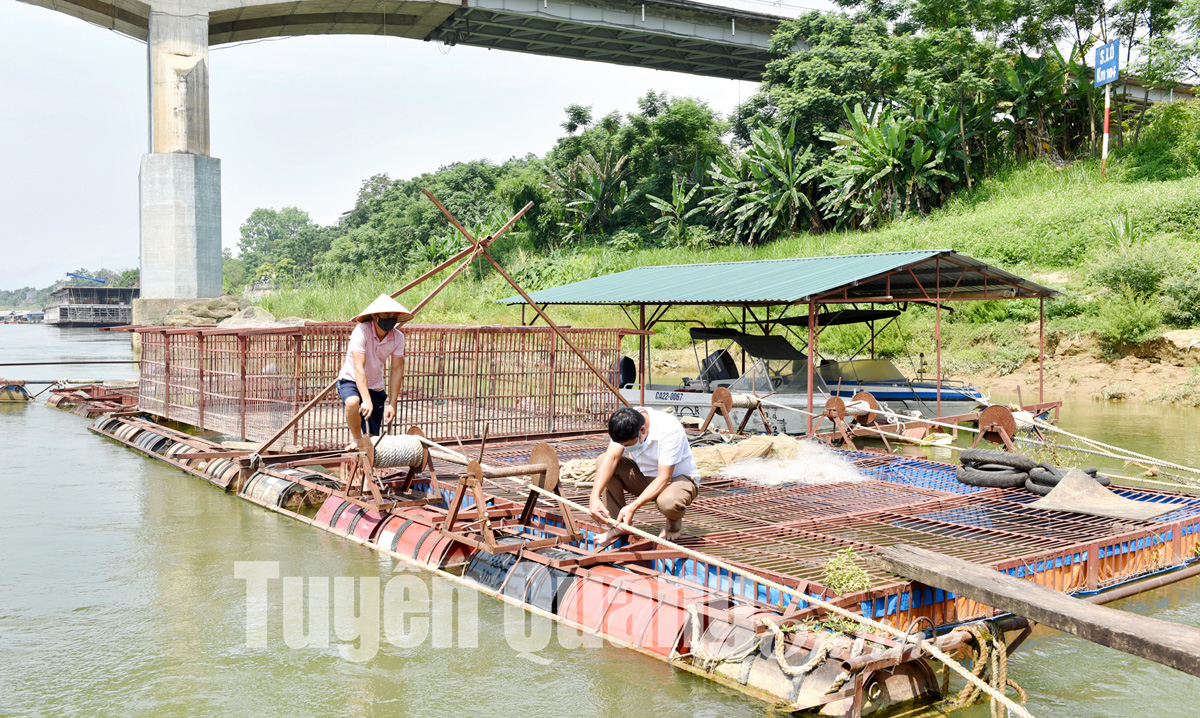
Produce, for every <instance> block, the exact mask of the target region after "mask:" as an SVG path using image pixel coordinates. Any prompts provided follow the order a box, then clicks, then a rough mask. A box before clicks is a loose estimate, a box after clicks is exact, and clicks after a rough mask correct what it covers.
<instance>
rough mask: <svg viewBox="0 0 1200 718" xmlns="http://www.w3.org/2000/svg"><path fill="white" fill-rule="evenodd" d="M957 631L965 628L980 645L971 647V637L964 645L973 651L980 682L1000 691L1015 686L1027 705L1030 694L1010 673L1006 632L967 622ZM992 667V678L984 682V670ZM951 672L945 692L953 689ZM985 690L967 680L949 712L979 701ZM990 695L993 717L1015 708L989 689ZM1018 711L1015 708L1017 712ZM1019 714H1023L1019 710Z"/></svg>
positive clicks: (944, 684)
mask: <svg viewBox="0 0 1200 718" xmlns="http://www.w3.org/2000/svg"><path fill="white" fill-rule="evenodd" d="M954 630H955V631H962V632H963V633H966V634H968V635H970V637H971V640H973V641H974V644H975V646H978V649H975V648H972V647H971V641H967V642H965V643H964V644H963V645H964V646H965V647H966V650H967V651H968V652H969V654H970V660H971V661H972V663H973V666H972V670H971V673H972V675H974V676H975V677H976V678H978V679H979V681H980V683H981V684H983V685H987V686H988V687H989V688H991V689H992V690H993V691H995V692H996V693H998V694H1000V695H1004V693H1005V691H1006V690H1007V689H1008V688H1009V687H1011V688H1012V689H1013V690H1015V691H1016V692H1017V695H1018V696H1019V697H1020V704H1021V705H1022V706H1024V705H1025V703H1026V701H1028V700H1029V696H1028V694H1026V693H1025V689H1024V688H1022V687H1021V686H1020V685H1019V684H1018V683H1017V682H1016V681H1014V680H1012V679H1011V678H1009V677H1008V647H1007V645H1006V644H1005V642H1004V634H1003V633H1001V632H999V631H995V632H993V631H991V630H988V628H987V627H985V626H984V625H983V624H980V623H972V624H968V625H965V626H959V627H958V628H956V629H954ZM988 668H990V669H991V673H990V675H989V676H988V680H987V682H986V683H984V682H983V681H984V678H983V674H984V671H986V670H987V669H988ZM948 681H949V676H948V675H947V676H946V680H945V681H944V682H943V684H942V692H943V693H946V692H947V691H948V690H949V682H948ZM983 693H984V691H982V690H981V689H980V684H975V685H972V684H967V685H966V686H963V689H962V690H961V691H959V692H958V695H957V696H955V698H954V700H953V701H952V702H950V703H949V705H948V706H947V708H946V710H947V712H952V711H956V710H958V709H960V708H966V707H967V706H971V705H974V704H975V703H978V702H979V700H980V698H981V697H982V696H983ZM988 697H989V699H990V701H989V703H990V709H991V717H992V718H1005V716H1006V709H1010V710H1011V708H1012V707H1011V706H1010V705H1008V703H1007V702H1002V701H1000V700H998V699H997V697H996V695H995V694H993V693H990V692H989V693H988ZM1015 712H1016V711H1014V713H1015ZM1018 715H1020V714H1019V713H1018Z"/></svg>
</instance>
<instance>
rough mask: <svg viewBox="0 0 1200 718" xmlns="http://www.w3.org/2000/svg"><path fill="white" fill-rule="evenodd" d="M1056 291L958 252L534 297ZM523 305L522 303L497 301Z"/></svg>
mask: <svg viewBox="0 0 1200 718" xmlns="http://www.w3.org/2000/svg"><path fill="white" fill-rule="evenodd" d="M1056 294H1057V292H1055V291H1054V290H1053V289H1050V288H1049V287H1044V286H1042V285H1040V284H1037V283H1035V282H1032V281H1030V280H1028V279H1025V278H1023V277H1019V276H1017V275H1015V274H1011V273H1009V272H1006V271H1004V270H1002V269H999V268H998V267H994V266H992V265H990V264H987V263H986V262H982V261H980V260H978V259H975V258H973V257H968V256H966V255H963V254H959V253H957V252H955V251H954V250H952V249H926V250H918V251H910V252H883V253H879V254H854V255H844V256H835V257H800V258H796V259H772V260H754V261H746V262H716V263H712V264H674V265H666V266H658V267H638V268H636V269H629V270H626V271H624V272H618V273H616V274H606V275H604V276H600V277H593V278H592V279H586V280H584V281H582V282H574V283H572V284H566V285H563V286H561V287H554V288H553V289H543V290H541V291H537V292H531V293H530V298H531V299H533V300H534V301H535V302H537V303H538V304H543V305H547V304H610V305H638V304H641V305H678V304H693V305H718V306H722V305H723V306H738V307H761V306H778V305H781V304H808V303H810V302H819V303H822V304H824V303H847V302H864V303H880V302H883V303H891V302H908V301H926V302H928V301H936V300H938V299H941V300H942V301H956V300H967V299H1014V298H1026V297H1027V298H1037V297H1053V296H1055V295H1056ZM499 301H500V303H502V304H522V303H524V300H523V299H522V298H521V297H519V296H513V297H508V298H505V299H501V300H499Z"/></svg>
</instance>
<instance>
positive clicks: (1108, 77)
mask: <svg viewBox="0 0 1200 718" xmlns="http://www.w3.org/2000/svg"><path fill="white" fill-rule="evenodd" d="M1120 70H1121V41H1120V40H1119V39H1118V40H1113V41H1112V42H1110V43H1108V44H1107V45H1101V46H1100V47H1098V48H1096V85H1095V86H1096V87H1103V86H1105V85H1107V84H1108V83H1110V82H1116V80H1117V76H1118V75H1119V74H1120Z"/></svg>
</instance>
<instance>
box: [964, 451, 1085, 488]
mask: <svg viewBox="0 0 1200 718" xmlns="http://www.w3.org/2000/svg"><path fill="white" fill-rule="evenodd" d="M959 460H960V461H962V466H960V467H958V469H957V470H956V471H955V473H954V476H955V478H957V479H958V480H959V482H961V483H964V484H966V485H968V486H978V487H981V488H989V489H1015V488H1018V487H1022V486H1023V487H1025V488H1026V489H1028V490H1029V491H1032V492H1033V493H1035V494H1040V495H1042V496H1045V495H1046V494H1048V493H1050V491H1051V490H1052V489H1053V488H1054V487H1055V486H1058V482H1060V481H1062V480H1063V477H1064V476H1066V475H1067V472H1068V471H1071V469H1060V468H1058V467H1057V466H1054V465H1053V464H1046V463H1041V464H1039V463H1037V462H1036V461H1034V460H1033V459H1031V458H1029V457H1028V456H1023V455H1021V454H1014V453H1012V452H1009V451H1003V450H1000V449H965V450H963V452H962V454H961V455H960V456H959ZM1083 472H1084V473H1085V474H1087V475H1088V476H1090V477H1092V478H1093V479H1095V480H1096V481H1098V482H1099V483H1100V485H1101V486H1108V483H1109V482H1108V478H1107V477H1104V476H1097V475H1096V469H1094V468H1091V469H1084V470H1083Z"/></svg>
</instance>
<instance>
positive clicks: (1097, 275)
mask: <svg viewBox="0 0 1200 718" xmlns="http://www.w3.org/2000/svg"><path fill="white" fill-rule="evenodd" d="M1171 261H1172V252H1171V250H1170V249H1169V248H1167V247H1164V246H1161V245H1158V244H1134V245H1127V246H1125V247H1120V248H1118V249H1117V251H1115V252H1110V253H1107V254H1106V256H1105V257H1104V258H1102V259H1101V260H1100V261H1099V262H1098V263H1097V264H1095V265H1094V266H1093V268H1092V272H1091V275H1090V276H1089V279H1090V280H1091V281H1092V282H1093V283H1095V284H1097V285H1099V286H1101V287H1105V288H1107V289H1110V290H1112V291H1121V290H1122V289H1123V288H1128V289H1131V290H1133V292H1135V293H1136V294H1139V295H1141V296H1143V297H1149V296H1153V295H1155V294H1157V293H1158V288H1159V285H1161V284H1162V281H1163V279H1164V278H1165V277H1166V275H1167V269H1168V268H1169V267H1170V266H1171Z"/></svg>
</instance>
